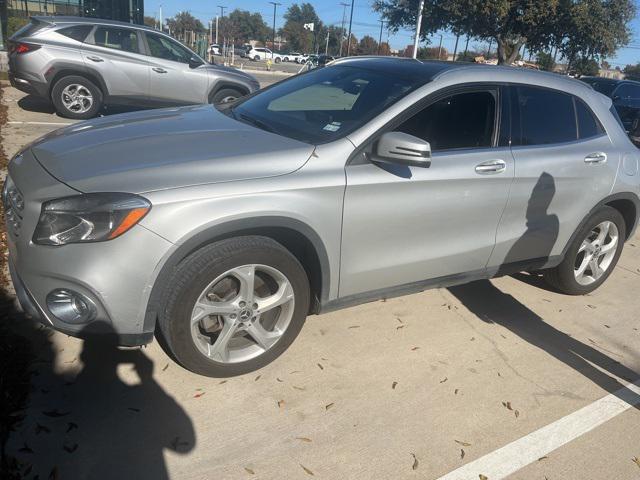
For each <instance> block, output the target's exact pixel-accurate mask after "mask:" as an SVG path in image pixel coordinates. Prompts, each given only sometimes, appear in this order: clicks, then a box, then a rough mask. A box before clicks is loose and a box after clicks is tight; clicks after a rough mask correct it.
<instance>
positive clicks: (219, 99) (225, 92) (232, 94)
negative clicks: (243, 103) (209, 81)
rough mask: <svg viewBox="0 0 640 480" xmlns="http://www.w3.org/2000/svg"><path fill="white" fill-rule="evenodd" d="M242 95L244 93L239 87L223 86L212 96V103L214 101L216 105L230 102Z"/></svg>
mask: <svg viewBox="0 0 640 480" xmlns="http://www.w3.org/2000/svg"><path fill="white" fill-rule="evenodd" d="M242 96H244V94H243V93H242V92H241V91H240V90H238V89H235V88H221V89H220V90H218V91H217V92H216V93H215V94H214V95H213V96H212V97H211V103H213V104H214V105H220V104H223V103H230V102H233V101H235V100H237V99H238V98H240V97H242Z"/></svg>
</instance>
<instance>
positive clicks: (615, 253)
mask: <svg viewBox="0 0 640 480" xmlns="http://www.w3.org/2000/svg"><path fill="white" fill-rule="evenodd" d="M625 239H626V225H625V222H624V218H623V217H622V215H621V214H620V212H619V211H618V210H616V209H615V208H611V207H607V206H604V207H601V208H599V209H598V210H597V211H596V212H595V213H594V214H593V215H592V216H591V217H590V218H589V220H587V221H586V222H585V224H584V225H583V226H582V227H581V228H580V230H578V233H577V234H576V236H575V239H574V240H573V242H572V243H571V245H570V246H569V249H568V250H567V253H566V255H565V258H564V260H563V261H562V263H561V264H560V265H558V266H557V267H555V268H553V269H549V270H544V271H543V275H544V279H545V281H546V282H547V283H548V284H549V285H551V286H552V287H553V288H555V289H556V290H558V291H560V292H562V293H565V294H567V295H586V294H587V293H591V292H593V291H594V290H596V289H597V288H598V287H599V286H600V285H602V284H603V283H604V282H605V280H606V279H607V278H609V275H611V273H612V272H613V269H614V268H615V266H616V264H617V263H618V259H619V258H620V254H621V253H622V248H623V247H624V241H625Z"/></svg>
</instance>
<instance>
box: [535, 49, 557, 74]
mask: <svg viewBox="0 0 640 480" xmlns="http://www.w3.org/2000/svg"><path fill="white" fill-rule="evenodd" d="M537 61H538V67H540V70H544V71H545V72H553V70H554V68H556V62H554V61H553V55H551V54H550V53H548V52H540V53H538V58H537Z"/></svg>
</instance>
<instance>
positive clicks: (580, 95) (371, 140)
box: [3, 57, 640, 376]
mask: <svg viewBox="0 0 640 480" xmlns="http://www.w3.org/2000/svg"><path fill="white" fill-rule="evenodd" d="M611 105H612V104H611V101H610V100H609V99H607V98H606V97H603V96H602V95H600V94H599V93H597V92H595V91H594V90H593V89H591V88H589V87H588V86H586V85H584V84H583V83H581V82H578V81H575V80H571V79H567V78H564V77H561V76H557V75H553V74H549V73H541V72H534V71H523V70H517V69H512V68H503V67H493V66H469V65H465V64H462V63H455V62H450V63H445V62H425V63H422V62H419V61H415V60H402V59H395V58H357V57H356V58H348V59H341V60H338V61H336V62H335V63H333V64H332V65H330V66H327V67H326V68H321V69H317V70H315V71H312V72H310V73H308V74H306V75H300V76H294V77H291V78H290V79H287V80H284V81H282V82H279V83H277V84H275V85H274V86H272V87H270V88H269V89H266V90H264V91H261V92H258V93H256V94H254V95H252V96H249V97H246V98H244V99H240V100H239V101H237V102H235V103H233V104H227V105H223V106H220V107H219V110H216V109H214V108H211V107H209V106H192V107H184V108H178V109H173V110H169V111H167V110H156V111H145V112H135V113H129V114H122V115H119V116H113V117H104V118H100V119H96V120H92V121H88V122H84V123H81V124H76V125H72V126H68V127H65V128H63V129H61V130H57V131H55V132H53V133H51V134H49V135H47V136H45V137H43V138H41V139H40V140H38V141H36V142H34V143H32V144H31V145H29V146H28V147H27V148H26V149H25V150H23V151H21V152H20V153H19V154H18V155H17V156H16V157H15V158H13V159H12V161H11V162H10V165H9V169H8V170H9V173H8V177H7V180H6V183H5V186H4V191H3V200H4V204H5V212H6V222H7V231H8V234H7V243H8V246H9V266H10V272H11V276H12V279H13V284H14V286H15V290H16V292H17V295H18V298H19V300H20V303H21V305H22V307H23V308H24V310H25V311H26V312H28V314H29V315H31V316H32V317H34V318H37V319H39V320H40V321H42V322H44V323H46V324H47V325H49V326H51V327H53V328H55V329H58V330H60V331H62V332H65V333H68V334H70V335H76V336H83V335H86V334H89V333H91V332H94V331H99V330H104V328H100V325H104V324H107V325H108V326H109V329H111V330H115V331H116V332H117V333H118V338H119V341H120V342H121V343H122V344H124V345H140V344H144V343H147V342H150V341H151V340H152V338H153V336H154V332H156V331H157V332H159V333H158V335H159V336H160V338H161V339H162V345H163V346H164V348H167V349H168V351H169V352H170V353H171V355H172V357H173V358H175V359H176V360H177V361H178V362H180V363H181V364H182V365H183V366H184V367H186V368H188V369H191V370H192V371H194V372H198V373H200V374H203V375H210V376H230V375H238V374H241V373H245V372H249V371H251V370H255V369H257V368H260V367H262V366H264V365H266V364H267V363H269V362H271V361H273V360H274V359H275V358H276V357H278V356H279V355H280V354H282V353H283V352H284V351H285V350H286V348H287V347H288V346H289V345H290V344H291V343H292V342H293V340H294V339H295V338H296V336H297V335H298V333H299V332H300V330H301V329H302V326H303V324H304V321H305V318H306V317H307V315H309V314H317V313H322V312H327V311H331V310H335V309H339V308H345V307H348V306H351V305H355V304H358V303H363V302H368V301H373V300H376V299H380V298H388V297H391V296H397V295H402V294H406V293H412V292H418V291H421V290H424V289H427V288H432V287H443V286H450V285H454V284H460V283H465V282H470V281H472V280H477V279H486V278H491V277H494V276H498V275H505V274H509V273H513V272H519V271H527V270H535V271H536V272H539V271H541V272H542V274H543V275H544V278H545V279H546V280H547V281H548V282H549V283H550V284H551V285H553V287H554V288H556V289H557V290H558V291H560V292H564V293H566V294H570V295H581V294H587V293H589V292H592V291H593V290H595V289H596V288H598V287H599V286H600V285H602V283H603V282H604V281H605V280H606V279H607V277H608V276H609V275H610V274H611V273H612V271H613V270H614V267H615V265H616V263H617V261H618V258H619V256H620V253H621V251H622V249H623V244H624V242H625V241H626V240H628V239H629V238H630V237H631V236H632V235H633V232H634V230H635V229H636V224H637V220H638V211H639V209H640V199H639V198H638V192H639V191H640V177H639V175H640V174H639V172H638V161H639V160H640V153H639V152H638V150H637V149H636V148H635V147H634V146H633V145H632V144H631V143H630V141H629V139H628V138H627V135H626V134H625V132H624V130H623V129H622V128H621V126H620V124H619V123H618V121H617V119H616V118H615V116H614V115H613V114H612V111H613V110H612V107H611ZM116 127H117V128H116ZM516 165H517V169H516Z"/></svg>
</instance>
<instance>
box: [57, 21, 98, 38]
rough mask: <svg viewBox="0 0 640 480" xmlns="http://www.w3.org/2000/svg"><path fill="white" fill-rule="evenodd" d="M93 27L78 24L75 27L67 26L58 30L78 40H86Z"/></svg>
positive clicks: (61, 33)
mask: <svg viewBox="0 0 640 480" xmlns="http://www.w3.org/2000/svg"><path fill="white" fill-rule="evenodd" d="M92 28H93V27H92V26H91V25H76V26H74V27H66V28H61V29H60V30H58V33H59V34H60V35H64V36H65V37H69V38H72V39H74V40H77V41H78V42H84V39H85V38H87V35H89V32H90V31H91V29H92Z"/></svg>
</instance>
